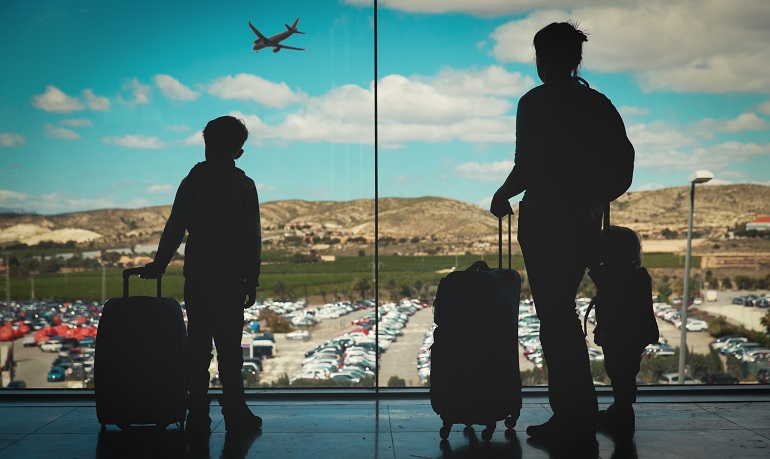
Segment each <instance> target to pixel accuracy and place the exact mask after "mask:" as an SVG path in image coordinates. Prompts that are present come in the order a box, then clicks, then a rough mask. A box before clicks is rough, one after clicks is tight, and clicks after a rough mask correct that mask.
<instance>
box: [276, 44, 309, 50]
mask: <svg viewBox="0 0 770 459" xmlns="http://www.w3.org/2000/svg"><path fill="white" fill-rule="evenodd" d="M273 46H274V47H276V48H284V49H293V50H294V51H304V50H305V48H295V47H293V46H286V45H280V44H277V43H276V44H275V45H273Z"/></svg>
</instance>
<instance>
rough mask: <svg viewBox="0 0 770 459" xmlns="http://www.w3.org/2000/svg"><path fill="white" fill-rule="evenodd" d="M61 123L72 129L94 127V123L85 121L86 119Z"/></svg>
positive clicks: (74, 119)
mask: <svg viewBox="0 0 770 459" xmlns="http://www.w3.org/2000/svg"><path fill="white" fill-rule="evenodd" d="M60 123H61V124H63V125H65V126H70V127H91V126H93V125H94V123H93V122H91V120H89V119H85V118H73V119H68V120H61V121H60Z"/></svg>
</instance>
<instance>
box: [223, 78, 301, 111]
mask: <svg viewBox="0 0 770 459" xmlns="http://www.w3.org/2000/svg"><path fill="white" fill-rule="evenodd" d="M208 93H209V94H211V95H213V96H216V97H219V98H222V99H238V100H252V101H254V102H257V103H259V104H261V105H264V106H265V107H270V108H284V107H286V106H287V105H290V104H293V103H297V102H300V101H302V100H303V99H305V98H306V95H305V94H304V93H302V92H296V93H295V92H294V91H292V90H291V88H289V85H287V84H286V83H284V82H281V83H273V82H272V81H268V80H265V79H264V78H262V77H260V76H257V75H251V74H248V73H239V74H238V75H235V76H225V77H221V78H217V79H216V80H214V82H212V83H211V84H210V85H209V86H208Z"/></svg>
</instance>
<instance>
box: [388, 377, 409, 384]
mask: <svg viewBox="0 0 770 459" xmlns="http://www.w3.org/2000/svg"><path fill="white" fill-rule="evenodd" d="M388 387H406V380H405V379H403V378H399V377H398V376H396V375H393V376H391V377H390V379H388Z"/></svg>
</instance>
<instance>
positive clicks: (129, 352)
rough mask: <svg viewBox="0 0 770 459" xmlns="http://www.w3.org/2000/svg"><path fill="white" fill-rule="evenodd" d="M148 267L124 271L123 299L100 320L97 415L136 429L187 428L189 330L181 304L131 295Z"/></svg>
mask: <svg viewBox="0 0 770 459" xmlns="http://www.w3.org/2000/svg"><path fill="white" fill-rule="evenodd" d="M143 269H144V268H133V269H126V270H124V271H123V298H112V299H110V300H108V301H107V303H105V305H104V309H103V310H102V317H101V319H100V320H99V333H98V334H97V337H96V355H95V357H94V389H95V395H96V416H97V418H98V419H99V423H101V425H102V431H105V430H106V426H107V424H116V425H117V426H118V427H120V428H121V429H125V428H127V427H129V426H131V425H132V424H155V425H157V426H159V427H162V428H165V427H166V426H168V425H169V424H174V423H178V424H179V426H180V430H183V428H184V419H185V412H186V409H185V399H186V393H187V388H186V386H185V377H184V348H185V340H186V337H187V331H186V329H185V325H184V319H183V317H182V309H181V307H180V306H179V303H177V302H176V300H174V299H172V298H161V291H160V278H158V280H157V285H158V287H157V291H158V296H157V297H150V296H132V297H130V296H128V279H129V277H130V276H131V275H141V273H142V272H143V271H142V270H143Z"/></svg>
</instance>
